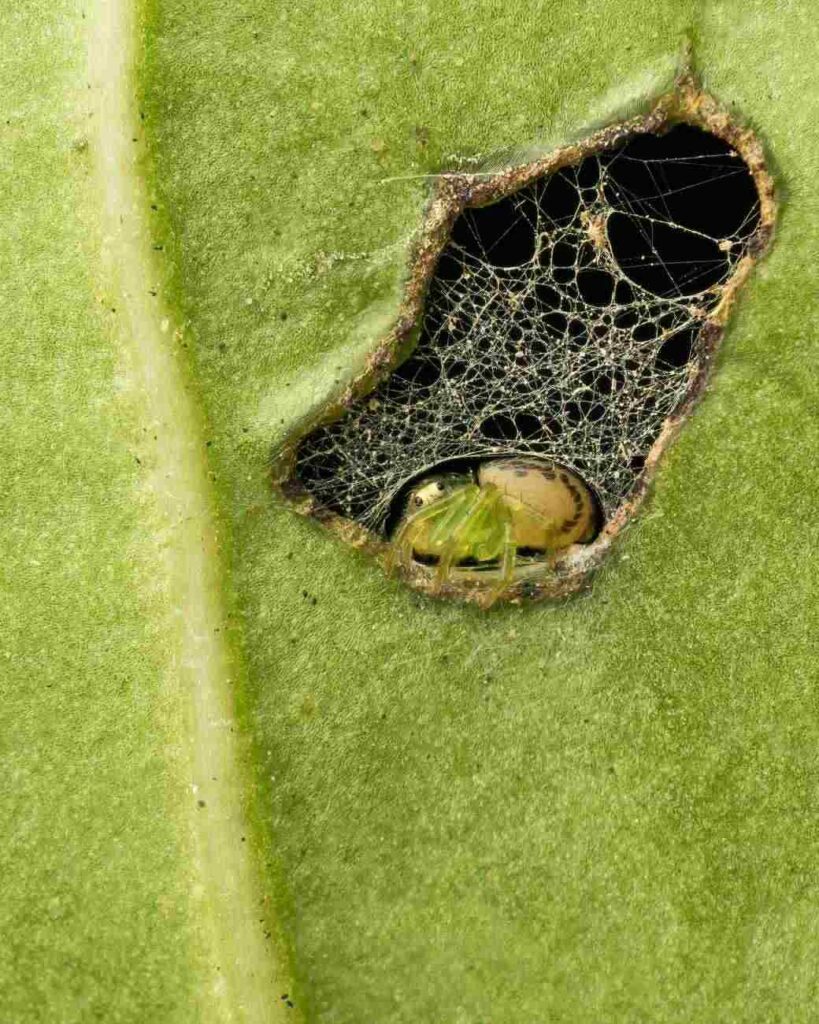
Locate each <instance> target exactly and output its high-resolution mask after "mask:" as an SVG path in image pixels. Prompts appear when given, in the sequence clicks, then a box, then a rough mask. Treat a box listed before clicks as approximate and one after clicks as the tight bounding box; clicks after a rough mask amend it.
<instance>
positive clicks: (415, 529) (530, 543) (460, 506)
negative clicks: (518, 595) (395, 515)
mask: <svg viewBox="0 0 819 1024" xmlns="http://www.w3.org/2000/svg"><path fill="white" fill-rule="evenodd" d="M597 518H598V512H597V504H596V502H595V499H594V497H593V496H592V493H591V491H590V490H589V488H588V487H587V486H586V484H584V483H583V481H582V480H581V479H580V477H579V476H577V474H576V473H573V472H572V471H571V470H570V469H567V468H566V467H565V466H561V465H560V464H558V463H556V462H551V461H547V460H545V459H532V458H509V459H493V460H490V461H488V462H484V463H482V464H481V465H480V466H479V467H478V468H477V471H476V472H475V473H474V474H471V475H466V474H463V473H459V474H455V473H452V474H441V475H437V476H431V477H426V478H424V479H423V480H422V481H420V483H419V484H418V485H417V486H416V487H414V488H413V490H412V491H411V492H410V494H409V498H408V499H407V504H406V509H405V512H404V516H403V518H402V519H401V522H400V523H399V525H398V528H397V530H396V532H395V535H394V539H393V559H394V561H395V562H397V563H398V564H399V565H400V566H402V567H403V568H405V569H408V568H410V566H411V565H412V563H413V561H422V562H427V563H428V562H430V561H432V562H435V563H437V569H436V581H437V585H438V586H439V587H440V586H441V585H443V583H444V582H446V580H447V579H449V577H450V575H451V573H452V571H453V570H454V568H455V567H456V566H460V565H474V566H476V567H488V566H492V565H497V566H498V567H499V568H500V572H499V575H498V579H497V581H496V585H495V586H494V587H492V588H490V589H489V590H488V591H487V593H486V601H485V603H487V604H491V603H492V602H493V601H494V600H495V599H496V598H497V597H498V596H499V595H500V593H502V591H503V590H504V589H505V588H506V587H508V586H509V584H510V583H511V582H512V580H513V578H514V570H515V564H516V560H517V558H518V553H519V552H521V551H524V552H526V553H527V555H530V556H532V555H533V556H535V557H537V556H540V558H541V560H545V559H548V558H549V557H550V556H551V555H552V553H553V552H556V551H560V550H561V549H563V548H567V547H569V546H570V545H572V544H576V543H584V542H586V541H589V540H591V539H592V538H593V536H594V534H595V532H596V527H597Z"/></svg>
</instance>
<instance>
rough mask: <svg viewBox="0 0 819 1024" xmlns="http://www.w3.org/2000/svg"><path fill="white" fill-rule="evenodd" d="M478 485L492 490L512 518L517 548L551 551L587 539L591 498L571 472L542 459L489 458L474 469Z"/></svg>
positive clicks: (592, 520)
mask: <svg viewBox="0 0 819 1024" xmlns="http://www.w3.org/2000/svg"><path fill="white" fill-rule="evenodd" d="M478 483H479V484H480V485H481V487H487V486H491V487H495V488H497V490H498V491H499V492H500V493H501V495H502V496H503V501H504V503H505V504H506V505H507V507H508V508H509V510H510V512H511V518H512V535H513V540H514V543H515V545H516V547H518V548H529V549H531V550H534V551H553V550H556V549H559V548H565V547H568V546H569V545H570V544H576V543H582V542H584V541H587V540H590V539H591V538H592V537H593V536H594V533H595V530H596V527H597V505H596V502H595V499H594V497H593V495H592V493H591V491H590V490H589V488H588V487H587V486H586V484H585V483H584V482H583V481H582V480H581V479H580V477H579V476H578V475H577V474H576V473H573V472H572V470H570V469H568V468H567V467H565V466H562V465H560V464H559V463H556V462H551V461H547V460H545V459H524V458H521V459H495V460H492V461H490V462H485V463H484V464H483V465H482V466H481V467H480V468H479V470H478Z"/></svg>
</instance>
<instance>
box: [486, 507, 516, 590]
mask: <svg viewBox="0 0 819 1024" xmlns="http://www.w3.org/2000/svg"><path fill="white" fill-rule="evenodd" d="M501 550H502V554H501V575H500V578H499V579H498V580H497V582H496V583H495V584H494V586H493V587H491V588H490V589H489V590H487V591H486V593H485V594H484V595H482V597H481V600H480V605H481V607H482V608H491V607H492V605H493V604H494V603H495V602H496V601H497V599H498V598H499V597H500V596H501V594H502V593H503V592H504V590H506V588H507V587H508V586H509V585H510V584H511V583H512V581H513V580H514V578H515V562H516V561H517V550H518V549H517V546H516V545H515V542H514V540H513V537H512V519H511V516H508V517H507V519H506V522H505V523H504V524H503V547H502V549H501Z"/></svg>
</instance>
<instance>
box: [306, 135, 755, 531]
mask: <svg viewBox="0 0 819 1024" xmlns="http://www.w3.org/2000/svg"><path fill="white" fill-rule="evenodd" d="M758 219H759V204H758V195H757V192H756V188H755V186H754V184H753V179H752V177H751V175H750V174H749V172H748V168H747V166H746V165H745V163H744V162H743V161H742V159H741V158H740V157H739V156H738V155H737V154H736V153H734V152H733V151H732V150H730V148H729V147H728V146H727V145H726V144H725V143H724V142H722V141H721V140H719V139H717V138H716V137H715V136H712V135H709V134H707V133H705V132H703V131H701V130H699V129H694V128H692V127H689V126H678V127H676V128H674V129H672V130H671V131H670V132H668V133H666V134H665V135H662V136H655V135H647V136H639V137H637V138H634V139H632V140H630V141H629V142H628V143H626V145H624V146H621V147H620V148H618V149H616V150H610V151H605V152H602V153H599V154H596V155H594V156H589V157H586V158H585V159H584V160H583V161H582V162H580V163H579V164H577V165H576V166H575V167H570V168H565V169H563V170H561V171H558V172H557V173H555V174H553V175H552V176H551V177H549V178H547V179H544V180H540V181H538V182H536V183H535V184H533V185H530V186H527V187H526V188H523V189H521V190H520V191H518V192H516V193H514V194H512V195H511V196H508V197H506V198H505V199H502V200H501V201H500V202H497V203H494V204H493V205H491V206H485V207H481V208H475V209H467V210H465V211H464V213H463V214H462V215H461V216H460V217H459V218H458V220H457V221H456V223H455V225H454V228H453V232H452V236H451V238H450V241H449V243H448V245H447V247H446V248H445V250H444V252H443V254H442V256H441V259H440V261H439V263H438V266H437V269H436V273H435V276H434V279H433V281H432V283H431V286H430V290H429V293H428V296H427V301H426V307H425V313H424V318H423V324H422V329H421V333H420V337H419V341H418V344H417V347H416V348H415V350H414V351H413V353H412V355H411V356H410V357H409V358H408V359H407V360H406V361H405V362H404V363H403V364H402V365H401V366H399V367H398V368H397V369H396V370H395V371H394V372H393V374H392V375H391V376H390V377H389V378H388V379H387V380H385V381H384V382H383V383H382V384H381V385H380V386H378V387H376V388H375V390H374V391H372V392H371V393H370V394H369V395H368V396H367V397H366V398H364V399H362V400H360V401H359V402H358V403H357V404H355V405H354V406H352V407H351V408H350V409H349V410H348V412H347V413H346V414H345V416H344V417H343V418H342V419H340V420H338V421H336V422H334V423H331V424H328V425H324V426H321V427H319V428H317V429H316V430H315V431H313V433H311V434H310V435H308V436H307V437H306V438H305V439H304V440H303V441H302V443H301V445H300V446H299V450H298V452H297V457H296V476H297V478H298V479H299V480H300V481H301V483H302V485H303V486H304V487H305V488H306V489H307V490H308V491H309V492H310V493H311V494H312V495H313V496H314V497H315V498H316V499H317V501H318V503H319V504H320V505H321V506H323V507H324V508H328V509H331V510H333V511H335V512H338V513H340V514H341V515H343V516H345V517H347V518H349V519H352V520H355V521H357V522H359V523H361V524H362V525H364V526H365V527H367V528H369V529H371V530H373V531H375V532H377V533H381V534H384V533H385V532H386V530H387V529H388V524H389V523H390V521H391V518H390V517H391V508H392V507H393V503H394V502H395V500H396V495H398V494H399V493H401V492H402V489H403V488H405V487H406V485H407V483H408V481H411V480H413V479H415V478H417V477H419V476H420V475H423V474H425V473H427V472H430V471H433V470H438V469H441V468H445V464H446V463H447V462H449V461H451V460H464V459H467V460H472V459H474V460H479V459H483V458H487V457H498V456H503V455H510V454H524V455H537V456H545V457H549V458H553V459H556V460H558V461H560V462H562V463H564V464H566V465H568V466H570V467H572V468H573V469H575V470H576V471H577V472H578V473H579V474H580V475H581V476H582V477H583V478H584V479H585V480H586V481H587V482H588V483H589V484H590V485H591V486H592V487H593V488H594V490H595V491H596V493H597V496H598V498H599V500H600V503H601V506H602V510H603V513H604V515H605V516H607V517H608V516H609V515H610V514H611V513H612V512H613V511H614V510H615V509H616V508H617V507H618V506H619V505H620V504H621V503H622V501H623V500H624V499H625V498H626V497H627V496H628V494H629V491H630V490H631V489H632V487H633V486H634V484H635V481H636V480H637V478H638V476H639V475H640V472H641V470H642V467H643V465H644V462H645V458H646V455H647V453H648V451H649V449H650V448H651V446H652V444H653V442H654V440H655V439H656V437H657V436H658V434H659V432H660V430H661V428H662V425H663V423H664V421H665V420H666V419H667V417H668V416H669V415H670V414H671V413H673V412H674V410H675V408H676V407H677V406H678V405H679V404H680V402H681V401H682V400H683V399H684V397H685V396H686V393H687V391H688V389H689V386H690V383H691V380H692V377H693V375H694V374H695V373H696V371H697V369H698V366H699V363H700V361H701V358H702V354H703V353H702V345H701V339H700V333H701V327H702V324H703V322H704V320H705V318H706V317H707V315H708V312H709V310H712V309H713V308H714V307H715V306H716V304H717V303H718V302H719V300H720V297H721V292H722V288H723V286H724V284H725V282H726V281H727V279H728V278H729V277H730V275H731V273H732V271H733V269H734V268H735V266H736V263H737V261H738V260H739V259H740V258H741V257H742V256H743V255H744V254H745V253H746V251H747V246H748V241H749V238H750V236H751V235H752V233H753V231H754V229H755V228H756V226H757V223H758Z"/></svg>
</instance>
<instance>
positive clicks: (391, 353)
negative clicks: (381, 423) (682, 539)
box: [270, 71, 777, 604]
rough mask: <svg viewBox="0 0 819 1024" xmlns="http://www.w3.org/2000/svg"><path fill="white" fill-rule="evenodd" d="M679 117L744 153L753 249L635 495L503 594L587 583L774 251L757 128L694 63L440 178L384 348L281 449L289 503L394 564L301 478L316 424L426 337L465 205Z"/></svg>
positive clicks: (275, 474) (488, 575) (536, 593)
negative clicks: (476, 166) (655, 87)
mask: <svg viewBox="0 0 819 1024" xmlns="http://www.w3.org/2000/svg"><path fill="white" fill-rule="evenodd" d="M675 124H690V125H692V126H694V127H697V128H700V129H702V130H704V131H707V132H709V133H711V134H712V135H715V136H716V137H717V138H719V139H721V140H722V141H723V142H725V143H727V144H728V145H729V146H731V148H732V149H734V150H735V152H736V153H737V154H738V155H739V156H740V157H741V158H742V159H743V160H744V162H745V164H746V166H747V167H748V171H749V173H750V174H751V177H752V178H753V181H754V184H755V186H756V189H757V193H758V197H759V222H758V224H757V227H756V230H755V231H754V233H753V234H752V235H751V237H750V238H749V240H748V251H747V253H746V255H745V256H744V257H743V258H742V259H741V260H740V261H739V263H738V264H737V266H736V268H735V270H734V273H733V274H732V275H731V277H730V278H729V279H728V280H727V281H726V282H725V284H724V285H723V286H722V287H721V289H720V291H721V298H720V301H719V303H718V305H717V306H716V307H715V308H714V309H713V310H712V311H711V312H710V313H709V315H708V316H707V318H706V319H705V320H704V321H703V325H702V328H701V334H700V338H701V342H702V356H701V357H700V359H699V361H698V365H697V369H696V372H695V373H694V374H693V375H692V379H691V381H690V382H689V386H688V390H687V392H686V395H685V398H684V399H683V401H682V402H681V403H680V405H679V406H678V407H677V409H676V410H675V411H674V413H673V414H672V415H671V416H669V417H668V418H667V419H666V420H665V422H664V424H663V426H662V429H661V430H660V433H659V434H658V436H657V438H656V440H655V441H654V444H653V445H652V447H651V449H650V451H649V453H648V456H647V457H646V461H645V465H644V466H643V469H642V472H641V473H640V476H639V477H638V478H637V480H636V482H635V484H634V487H633V488H632V491H631V493H630V494H629V496H628V498H627V499H626V500H625V501H624V502H623V503H622V504H621V505H620V506H619V507H618V508H617V509H616V510H615V512H614V513H613V514H612V515H611V517H610V518H609V519H608V521H606V522H605V523H604V524H603V526H602V528H601V530H600V532H599V533H598V535H597V536H596V537H595V539H594V540H593V541H591V542H590V543H588V544H575V545H572V546H571V547H570V548H567V549H566V551H565V553H563V554H561V555H560V556H559V557H557V558H554V559H552V560H551V562H550V563H548V564H547V563H546V562H543V563H529V564H525V565H520V566H518V567H516V575H515V580H514V582H513V583H512V584H510V586H509V587H508V588H507V590H505V591H504V592H502V593H501V594H500V595H499V596H498V598H497V600H498V601H499V602H512V603H521V602H523V601H536V600H542V599H545V598H560V597H566V596H568V595H570V594H572V593H575V592H577V591H578V590H581V589H582V588H583V587H584V586H586V585H588V583H589V582H590V579H591V577H592V575H593V574H594V572H595V571H596V569H597V568H599V566H600V565H601V564H602V563H603V562H604V561H605V559H606V557H607V556H608V554H609V553H610V551H611V549H612V547H613V546H614V544H615V542H616V541H617V539H618V538H619V537H620V535H621V534H622V533H623V532H624V530H625V528H626V527H627V526H628V525H629V523H630V522H631V521H632V520H633V519H634V517H635V515H636V514H637V512H638V510H639V509H640V508H641V506H642V505H643V503H644V501H645V499H646V496H647V494H648V491H649V489H650V486H651V483H652V482H653V480H654V477H655V475H656V472H657V467H658V465H659V463H660V460H661V458H662V456H663V454H664V453H665V451H666V450H667V449H668V447H669V446H670V445H671V444H672V442H673V441H674V440H675V438H676V437H677V435H678V433H679V431H680V429H681V427H682V425H683V424H684V423H685V421H686V420H687V419H688V417H689V415H690V414H691V412H692V410H693V408H694V406H695V405H696V404H697V402H698V401H699V399H700V398H701V397H702V395H703V393H704V392H705V390H706V387H707V384H708V381H709V380H710V378H711V374H712V370H713V367H714V362H715V357H716V354H717V352H718V350H719V347H720V344H721V341H722V338H723V335H724V332H725V326H726V324H727V322H728V318H729V316H730V313H731V310H732V309H733V305H734V302H735V301H736V296H737V293H738V292H739V290H740V288H741V287H742V285H743V284H744V283H745V281H746V280H747V278H748V277H749V275H750V273H751V271H752V269H753V267H754V266H755V265H756V264H757V263H758V262H759V260H760V259H761V258H762V257H763V256H764V255H765V254H766V253H767V252H768V251H769V249H770V246H771V242H772V240H773V235H774V227H775V223H776V214H777V200H776V190H775V184H774V179H773V177H772V175H771V173H770V171H769V170H768V166H767V163H766V160H765V153H764V148H763V145H762V143H761V141H760V139H759V138H758V137H757V135H756V133H755V132H754V131H753V130H752V129H751V128H750V127H748V126H746V125H743V124H741V123H740V122H738V121H737V120H736V119H735V118H734V116H733V115H732V114H731V113H730V112H729V111H728V110H727V109H726V108H725V107H723V106H722V105H721V104H720V103H719V102H718V100H717V99H716V98H715V97H714V96H712V95H711V94H710V93H707V92H705V91H704V90H703V89H702V88H701V87H700V85H699V83H698V81H697V80H696V78H695V77H694V75H693V74H692V73H691V72H689V71H686V72H684V73H682V74H681V75H680V76H679V77H678V79H677V81H676V82H675V85H674V88H673V89H672V90H671V91H670V92H668V93H666V94H664V95H663V96H661V97H660V98H659V99H658V100H657V101H656V102H655V103H654V105H653V106H652V107H651V109H650V110H649V111H648V112H647V113H645V114H642V115H638V116H636V117H633V118H630V119H629V120H626V121H622V122H619V123H615V124H612V125H609V126H607V127H604V128H602V129H600V130H599V131H596V132H594V133H592V134H591V135H589V136H588V137H587V138H586V139H583V140H581V141H579V142H575V143H572V144H571V145H568V146H563V147H560V148H558V149H556V150H554V151H553V152H551V153H549V154H548V155H546V156H544V157H541V158H539V159H537V160H534V161H532V162H529V163H526V164H521V165H518V166H514V167H509V168H506V169H503V170H500V171H498V172H494V173H491V174H489V173H475V174H463V173H459V172H453V173H452V174H447V175H445V176H442V177H440V178H438V179H437V185H436V188H435V191H434V192H433V195H432V197H431V199H430V202H429V204H428V206H427V209H426V213H425V215H424V219H423V223H422V225H421V228H420V230H419V232H418V236H417V240H416V242H415V246H414V251H413V253H412V255H411V258H410V264H409V274H408V279H407V282H406V285H405V288H404V296H403V299H402V301H401V303H400V305H399V309H398V314H397V316H396V320H395V323H394V325H393V327H392V329H391V330H390V331H389V332H388V333H387V334H386V335H385V336H384V337H383V338H382V339H381V341H380V342H379V344H378V345H377V346H376V348H375V350H374V351H373V353H372V355H371V356H370V357H369V359H368V360H367V363H366V365H365V367H364V369H363V371H362V372H361V373H360V374H359V375H358V376H357V377H356V378H355V379H354V380H353V381H351V382H350V383H349V384H348V385H347V387H346V388H345V389H344V391H343V392H342V393H341V394H340V395H339V396H337V397H336V398H335V399H334V400H333V401H331V402H330V403H329V404H328V405H325V406H323V407H322V408H320V409H318V410H316V411H314V412H312V413H311V414H308V415H307V416H305V417H303V418H302V419H301V420H300V421H299V422H298V423H297V424H296V425H295V426H294V427H293V429H292V430H291V431H290V432H289V433H288V435H287V436H286V438H285V439H284V441H283V442H282V443H281V444H280V445H278V446H277V449H276V451H275V452H274V455H273V459H272V463H271V470H270V472H271V483H272V485H273V488H274V491H275V492H276V493H277V494H278V495H280V496H281V497H282V498H283V499H284V500H285V502H286V504H287V505H288V507H289V508H291V509H292V510H293V511H295V512H297V513H298V514H300V515H303V516H309V517H310V518H312V519H314V520H316V521H318V522H320V523H321V524H322V525H323V526H325V527H326V528H328V529H329V530H330V531H331V532H332V533H334V534H335V535H336V536H338V537H340V538H341V539H342V540H343V541H344V542H345V543H347V544H349V545H351V546H352V547H355V548H357V549H360V550H363V551H365V552H367V553H368V554H370V555H371V556H373V557H375V558H376V559H377V560H378V561H379V562H380V563H381V565H382V567H383V568H385V569H386V568H387V567H388V556H389V553H390V551H391V544H390V542H389V541H387V540H384V539H382V538H381V537H378V536H376V535H375V534H374V533H372V532H371V531H369V530H367V529H366V528H365V527H363V526H362V525H361V524H359V523H357V522H354V521H353V520H350V519H347V518H346V517H344V516H341V515H338V514H337V513H335V512H331V511H329V510H327V509H325V508H322V507H320V506H319V505H318V504H317V503H316V501H315V499H314V498H313V497H312V495H310V493H309V492H308V491H307V490H306V489H305V488H304V486H303V485H302V484H301V482H300V481H299V480H298V478H297V477H296V475H295V462H296V452H297V449H298V446H299V444H300V442H301V441H302V439H303V438H304V437H306V436H307V435H308V434H310V433H311V432H312V431H313V430H315V429H316V428H317V427H319V426H322V425H324V424H327V423H331V422H334V421H336V420H338V419H339V418H341V417H342V416H344V415H345V414H346V413H347V412H348V410H349V409H350V407H351V406H352V405H353V404H354V403H355V402H356V401H358V400H359V399H361V398H363V397H365V396H366V395H367V394H369V393H370V392H371V391H372V390H373V389H374V388H375V387H376V386H377V385H378V384H380V383H381V382H382V381H383V380H385V379H386V378H387V377H388V376H389V375H390V374H391V373H392V372H393V370H395V369H396V368H397V367H398V366H399V365H400V364H401V363H402V362H403V361H404V360H405V359H406V358H407V357H408V356H409V354H410V353H411V351H412V349H413V347H414V344H415V342H416V341H417V338H418V334H419V331H420V326H421V322H422V318H423V313H424V304H425V298H426V293H427V290H428V288H429V285H430V283H431V281H432V279H433V276H434V273H435V267H436V265H437V262H438V258H439V256H440V254H441V252H442V250H443V248H444V247H445V246H446V244H447V242H448V240H449V236H450V232H451V229H452V226H453V224H454V222H455V220H456V219H457V218H458V217H459V216H460V214H461V213H462V212H463V211H464V210H465V209H467V208H468V207H476V206H484V205H487V204H489V203H493V202H496V201H498V200H500V199H503V198H504V197H506V196H508V195H510V194H511V193H513V192H517V191H518V190H519V189H521V188H525V187H526V186H527V185H530V184H532V183H533V182H534V181H536V180H537V179H539V178H543V177H546V176H548V175H550V174H553V173H554V172H555V171H558V170H560V169H561V168H563V167H567V166H571V165H574V164H576V163H579V162H580V161H581V160H583V159H584V158H585V157H587V156H591V155H592V154H594V153H598V152H601V151H603V150H607V149H612V148H614V147H615V146H618V145H622V144H623V143H624V142H626V141H628V140H629V139H631V138H634V137H635V136H639V135H642V134H662V133H663V132H664V131H666V130H668V129H669V128H671V127H673V126H674V125H675ZM397 575H399V576H400V577H401V578H402V579H403V580H404V582H406V583H407V584H408V585H409V586H410V587H412V588H413V589H415V590H418V591H421V592H422V593H426V594H430V595H433V596H436V597H443V598H449V599H456V600H463V601H469V602H475V603H478V604H480V603H481V602H482V599H483V598H484V597H485V595H486V593H487V591H488V590H489V589H490V587H491V585H492V583H493V576H492V571H491V570H482V571H481V572H480V573H476V572H474V571H471V570H469V569H462V570H458V569H455V570H454V571H453V572H452V574H451V577H450V579H448V580H447V581H446V582H445V583H444V584H443V585H442V586H438V585H436V580H435V575H434V570H431V569H430V567H429V566H426V565H422V564H421V563H413V565H412V567H411V568H410V569H408V570H398V571H397ZM496 579H497V577H496V576H495V577H494V580H495V581H496Z"/></svg>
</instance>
